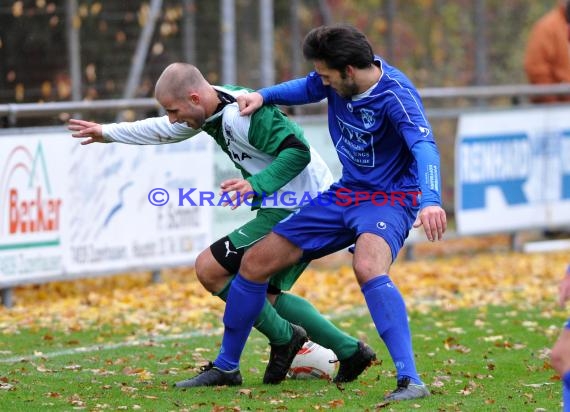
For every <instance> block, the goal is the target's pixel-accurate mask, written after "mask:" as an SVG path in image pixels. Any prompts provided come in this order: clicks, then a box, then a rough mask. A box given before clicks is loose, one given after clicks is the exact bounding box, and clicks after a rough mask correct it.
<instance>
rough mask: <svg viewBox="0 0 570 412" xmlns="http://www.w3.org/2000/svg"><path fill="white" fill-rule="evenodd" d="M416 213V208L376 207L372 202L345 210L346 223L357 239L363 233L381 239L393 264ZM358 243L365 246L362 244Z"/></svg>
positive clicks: (399, 206) (397, 206) (398, 206)
mask: <svg viewBox="0 0 570 412" xmlns="http://www.w3.org/2000/svg"><path fill="white" fill-rule="evenodd" d="M416 212H417V208H410V207H407V206H401V205H384V206H377V205H375V204H374V203H372V202H364V203H361V204H359V205H354V206H351V207H350V208H349V209H348V210H347V213H346V221H347V223H348V225H349V226H350V227H351V228H352V229H353V230H354V231H355V232H356V234H357V236H358V237H360V236H361V235H362V234H363V233H371V234H373V235H376V236H378V237H380V238H382V239H383V240H384V241H385V242H386V243H387V244H388V247H389V248H390V252H391V255H392V256H391V261H392V262H393V261H394V260H396V257H397V256H398V253H399V252H400V249H402V246H404V242H405V241H406V238H407V237H408V234H409V233H410V229H411V228H412V225H413V224H414V221H415V218H416ZM360 243H361V245H365V243H363V242H360ZM381 244H382V242H378V244H376V243H375V244H374V245H373V246H378V245H381Z"/></svg>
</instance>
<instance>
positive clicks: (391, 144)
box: [260, 57, 441, 206]
mask: <svg viewBox="0 0 570 412" xmlns="http://www.w3.org/2000/svg"><path fill="white" fill-rule="evenodd" d="M375 63H376V64H377V65H378V66H379V67H380V69H381V70H382V75H381V77H380V80H379V81H378V83H377V84H375V85H374V86H372V87H371V88H370V89H369V90H367V91H365V92H364V93H361V94H359V95H356V96H352V97H351V98H348V99H346V98H343V97H341V96H340V95H339V94H338V93H336V91H335V90H334V89H332V88H331V87H330V86H325V85H323V82H322V80H321V77H320V76H319V74H318V73H316V72H311V73H310V74H309V75H308V76H307V77H306V78H303V79H298V80H293V81H291V82H286V83H282V84H280V85H277V86H273V87H269V88H265V89H262V90H260V93H261V94H262V96H263V97H264V101H265V102H266V103H277V104H302V103H310V102H316V101H320V100H322V99H324V98H326V99H327V100H328V126H329V132H330V135H331V138H332V141H333V143H334V146H335V148H336V151H337V154H338V157H339V159H340V161H341V163H342V166H343V172H342V177H341V179H340V182H339V184H340V185H341V186H343V187H347V188H350V189H352V190H367V191H383V192H386V193H391V192H410V191H418V190H421V191H422V198H421V204H422V206H426V205H430V204H431V205H440V204H441V196H440V186H441V184H440V173H439V154H438V152H437V148H436V146H435V142H434V139H433V132H432V129H431V126H430V124H429V122H428V120H427V119H426V116H425V115H424V108H423V105H422V102H421V98H420V96H419V94H418V92H417V90H416V88H415V87H414V85H413V84H412V82H411V81H410V80H409V79H408V78H407V77H406V76H405V75H404V74H403V73H402V72H401V71H399V70H398V69H396V68H395V67H392V66H390V65H388V64H387V63H386V62H385V61H383V60H381V59H380V58H379V57H376V59H375ZM420 148H421V149H420ZM418 163H419V165H418Z"/></svg>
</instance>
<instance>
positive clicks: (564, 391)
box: [562, 371, 570, 412]
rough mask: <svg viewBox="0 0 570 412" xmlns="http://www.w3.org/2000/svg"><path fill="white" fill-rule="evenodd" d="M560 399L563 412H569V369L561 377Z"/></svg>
mask: <svg viewBox="0 0 570 412" xmlns="http://www.w3.org/2000/svg"><path fill="white" fill-rule="evenodd" d="M562 382H563V383H562V401H563V402H564V409H563V412H570V371H568V372H566V373H565V374H564V376H563V377H562Z"/></svg>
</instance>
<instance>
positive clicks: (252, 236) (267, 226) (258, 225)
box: [210, 209, 291, 274]
mask: <svg viewBox="0 0 570 412" xmlns="http://www.w3.org/2000/svg"><path fill="white" fill-rule="evenodd" d="M290 213H291V212H290V211H289V210H284V209H260V210H258V211H257V214H256V217H255V218H254V219H252V220H250V221H248V222H246V223H245V224H243V225H241V226H240V227H238V228H237V229H235V230H234V231H233V232H231V233H230V234H229V235H227V236H224V237H223V238H221V239H218V240H217V241H216V242H214V243H213V244H212V245H211V246H210V251H211V253H212V256H213V257H214V259H215V260H216V261H217V262H218V263H219V264H220V265H221V266H223V267H224V268H225V269H226V270H227V271H228V272H229V273H230V274H234V273H236V272H237V271H238V269H239V267H240V264H241V260H242V258H243V255H244V253H245V251H246V250H247V249H249V248H250V247H251V246H253V245H254V244H255V243H257V242H259V241H260V240H261V239H263V238H264V237H265V236H267V234H268V233H269V232H270V231H271V229H272V228H273V226H275V224H276V223H277V222H279V221H280V220H282V219H284V218H285V217H287V216H288V215H289V214H290Z"/></svg>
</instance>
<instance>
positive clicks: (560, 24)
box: [524, 0, 570, 103]
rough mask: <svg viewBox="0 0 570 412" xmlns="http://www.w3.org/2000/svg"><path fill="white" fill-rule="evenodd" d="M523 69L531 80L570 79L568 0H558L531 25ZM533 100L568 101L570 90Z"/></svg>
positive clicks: (566, 81)
mask: <svg viewBox="0 0 570 412" xmlns="http://www.w3.org/2000/svg"><path fill="white" fill-rule="evenodd" d="M524 69H525V72H526V75H527V78H528V81H529V82H530V83H531V84H557V83H570V0H558V2H557V4H556V6H555V7H554V8H552V9H551V10H550V11H549V12H548V13H546V14H545V15H544V16H542V17H541V18H540V19H539V20H538V21H537V22H536V23H535V24H534V25H533V27H532V29H531V32H530V35H529V37H528V42H527V47H526V52H525V59H524ZM532 101H533V102H535V103H557V102H570V94H568V95H544V96H535V97H533V98H532Z"/></svg>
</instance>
